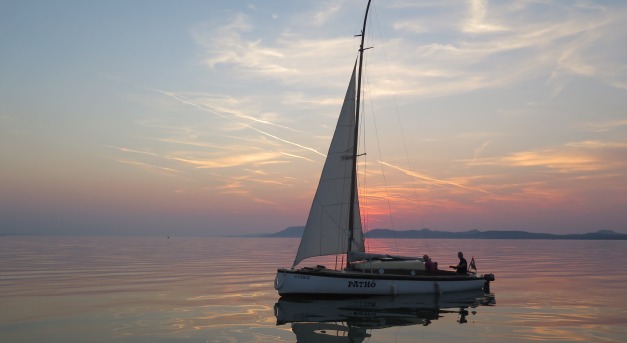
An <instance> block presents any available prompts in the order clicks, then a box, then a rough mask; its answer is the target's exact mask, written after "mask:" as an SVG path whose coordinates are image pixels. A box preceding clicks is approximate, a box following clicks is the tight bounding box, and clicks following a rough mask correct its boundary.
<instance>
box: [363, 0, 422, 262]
mask: <svg viewBox="0 0 627 343" xmlns="http://www.w3.org/2000/svg"><path fill="white" fill-rule="evenodd" d="M373 13H374V17H375V19H376V23H377V29H378V30H379V40H380V41H381V51H382V53H383V58H384V60H385V68H386V73H387V77H388V80H391V79H392V78H391V76H390V75H391V74H390V64H389V63H388V57H387V53H386V50H385V44H384V43H383V35H382V34H381V24H380V22H379V16H378V11H377V7H376V6H373ZM390 87H392V99H393V102H394V111H395V114H396V119H397V122H398V126H399V128H400V132H401V142H402V144H403V152H404V153H405V160H406V161H407V167H408V168H409V171H410V172H412V173H413V168H412V165H411V161H410V159H409V152H408V150H407V140H406V139H405V132H404V131H403V125H402V123H401V117H400V113H399V110H398V101H397V100H396V89H395V87H394V83H392V82H390ZM410 180H411V185H412V190H413V195H414V204H415V206H416V208H417V212H418V218H417V219H418V224H419V227H420V228H424V227H425V225H424V220H423V209H422V206H420V202H419V201H418V200H419V199H418V190H417V186H416V181H415V177H410ZM425 245H426V246H427V249H426V250H427V252H428V251H429V243H428V240H425Z"/></svg>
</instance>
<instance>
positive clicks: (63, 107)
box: [0, 0, 627, 235]
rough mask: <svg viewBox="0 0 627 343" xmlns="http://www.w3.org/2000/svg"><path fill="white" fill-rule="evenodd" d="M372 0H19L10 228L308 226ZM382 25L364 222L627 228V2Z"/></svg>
mask: <svg viewBox="0 0 627 343" xmlns="http://www.w3.org/2000/svg"><path fill="white" fill-rule="evenodd" d="M365 5H366V0H346V1H337V0H333V1H331V0H327V1H313V0H310V1H290V0H264V1H261V0H258V1H237V0H231V1H204V0H203V1H152V0H150V1H148V0H146V1H64V0H60V1H31V0H8V1H2V3H1V4H0V49H1V51H2V53H1V55H0V180H1V182H0V233H28V234H103V235H110V234H114V235H117V234H128V235H139V234H151V235H166V234H167V235H223V234H244V233H262V232H275V231H278V230H281V229H283V228H285V227H287V226H295V225H304V223H305V220H306V218H307V212H308V210H309V207H310V205H311V201H312V197H313V194H314V191H315V187H316V185H317V182H318V177H319V173H320V171H321V169H322V165H323V163H324V156H325V154H326V153H327V150H328V146H329V143H330V139H331V135H332V133H333V129H334V126H335V122H336V120H337V116H338V114H339V110H340V107H341V103H342V100H343V96H344V93H345V92H346V87H347V85H348V81H349V78H350V73H351V70H352V68H353V64H354V62H355V58H356V54H357V48H358V45H359V40H358V37H354V35H355V34H358V33H359V31H360V27H361V24H362V20H363V17H362V16H363V12H364V10H365ZM368 25H369V28H368V30H367V41H368V42H367V43H366V45H367V46H368V47H373V49H369V50H367V52H366V55H367V56H366V62H365V63H366V69H365V70H366V73H367V76H366V79H364V87H365V93H364V101H365V103H364V107H365V109H366V111H365V114H364V119H365V121H364V122H365V127H364V135H365V138H366V143H365V144H364V145H363V146H362V147H361V148H360V153H364V152H365V153H366V155H365V156H363V157H361V158H360V164H361V166H362V168H361V169H360V186H365V187H363V188H362V189H361V190H360V192H361V195H362V196H364V198H363V199H362V207H363V210H364V213H365V214H364V215H363V217H364V219H367V227H368V228H369V229H374V228H395V229H397V230H406V229H420V228H424V227H428V228H430V229H433V230H447V231H466V230H472V229H478V230H482V231H484V230H526V231H531V232H550V233H585V232H593V231H597V230H602V229H609V230H614V231H617V232H622V233H627V44H625V42H627V2H625V1H622V0H620V1H618V0H617V1H585V0H578V1H567V0H562V1H549V0H528V1H525V0H523V1H492V2H489V1H479V0H475V1H461V0H450V1H446V0H430V1H416V0H385V1H382V0H379V1H377V0H375V1H374V2H373V5H372V8H371V21H370V22H369V24H368ZM364 177H365V178H364ZM364 180H365V181H364Z"/></svg>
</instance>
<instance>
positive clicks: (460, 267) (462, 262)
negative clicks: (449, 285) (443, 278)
mask: <svg viewBox="0 0 627 343" xmlns="http://www.w3.org/2000/svg"><path fill="white" fill-rule="evenodd" d="M457 257H459V263H458V264H457V265H456V266H451V268H453V269H455V270H457V274H466V273H468V262H466V259H465V258H464V254H463V253H462V252H461V251H460V252H458V253H457Z"/></svg>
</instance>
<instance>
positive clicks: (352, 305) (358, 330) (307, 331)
mask: <svg viewBox="0 0 627 343" xmlns="http://www.w3.org/2000/svg"><path fill="white" fill-rule="evenodd" d="M493 304H495V300H494V296H493V295H490V294H485V293H483V292H482V291H477V292H462V293H445V294H440V295H433V294H422V295H403V296H371V297H356V298H349V299H346V298H342V299H340V298H312V297H281V298H280V299H279V301H278V302H277V303H276V304H275V305H274V314H275V316H276V319H277V325H284V324H288V323H291V324H292V331H293V332H294V333H295V334H296V337H297V341H298V342H362V341H363V340H364V339H365V338H368V337H370V336H371V333H370V332H369V330H373V329H374V330H377V329H385V328H389V327H396V326H410V325H423V326H427V325H429V324H431V323H432V321H435V320H438V319H440V318H442V317H444V316H458V318H457V321H458V322H459V323H460V324H463V323H465V322H466V321H467V319H466V316H468V315H469V314H470V312H469V311H468V309H469V308H471V309H474V308H477V307H478V306H490V305H493ZM472 313H476V312H475V311H472Z"/></svg>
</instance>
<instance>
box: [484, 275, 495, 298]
mask: <svg viewBox="0 0 627 343" xmlns="http://www.w3.org/2000/svg"><path fill="white" fill-rule="evenodd" d="M483 278H484V279H485V283H484V284H483V292H485V293H490V281H494V280H495V279H496V278H495V277H494V274H492V273H490V274H485V275H483Z"/></svg>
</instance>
